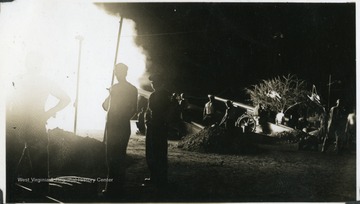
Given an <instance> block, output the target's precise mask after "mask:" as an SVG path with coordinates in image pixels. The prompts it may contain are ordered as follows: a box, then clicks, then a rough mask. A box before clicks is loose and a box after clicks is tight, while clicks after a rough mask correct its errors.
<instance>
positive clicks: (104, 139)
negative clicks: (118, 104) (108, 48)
mask: <svg viewBox="0 0 360 204" xmlns="http://www.w3.org/2000/svg"><path fill="white" fill-rule="evenodd" d="M122 24H123V17H122V16H120V24H119V31H118V37H117V43H116V51H115V59H114V66H113V72H112V77H111V84H110V87H111V86H112V85H113V84H114V79H115V73H114V67H115V65H116V63H117V56H118V53H119V44H120V36H121V29H122ZM110 103H111V99H110V100H109V104H108V110H107V113H106V123H107V116H108V112H109V109H110ZM103 142H106V124H105V130H104V138H103Z"/></svg>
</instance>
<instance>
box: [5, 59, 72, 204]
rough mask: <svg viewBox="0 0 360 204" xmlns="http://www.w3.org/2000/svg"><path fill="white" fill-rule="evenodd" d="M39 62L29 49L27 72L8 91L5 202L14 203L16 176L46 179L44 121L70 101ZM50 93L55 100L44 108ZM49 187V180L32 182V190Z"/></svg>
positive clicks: (44, 189)
mask: <svg viewBox="0 0 360 204" xmlns="http://www.w3.org/2000/svg"><path fill="white" fill-rule="evenodd" d="M42 62H43V58H42V56H41V55H40V54H38V53H35V52H30V53H29V54H28V55H27V57H26V68H27V72H26V73H25V74H24V75H21V76H18V77H17V78H16V79H14V81H13V82H12V89H11V90H9V96H8V98H7V104H6V111H7V112H6V126H7V128H6V171H7V172H6V173H7V185H8V186H7V190H8V193H7V194H8V195H7V202H14V200H13V199H15V197H12V196H13V194H12V193H14V191H13V190H14V187H15V185H14V184H15V182H16V181H17V176H19V175H23V176H28V177H32V178H36V179H41V180H46V179H48V176H49V150H48V148H49V137H48V133H47V129H46V124H47V121H48V119H50V118H51V117H55V116H56V113H57V112H59V111H61V110H63V109H64V108H65V107H66V106H67V105H68V104H69V103H70V101H71V100H70V97H69V96H68V95H67V93H66V92H64V91H63V90H62V89H61V88H60V86H58V84H56V83H55V82H53V81H52V80H50V79H49V78H47V77H46V76H44V75H43V73H42V70H43V67H42ZM50 96H53V97H55V98H56V99H57V100H58V102H57V104H56V105H54V106H52V107H51V108H49V109H46V103H47V101H48V98H49V97H50ZM26 161H30V162H26ZM27 163H29V164H27ZM48 187H49V186H48V182H39V183H34V188H33V191H34V192H35V193H37V194H45V195H46V194H47V193H48V190H49V188H48Z"/></svg>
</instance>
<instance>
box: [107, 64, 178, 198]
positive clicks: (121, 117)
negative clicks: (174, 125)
mask: <svg viewBox="0 0 360 204" xmlns="http://www.w3.org/2000/svg"><path fill="white" fill-rule="evenodd" d="M127 71H128V67H127V66H126V65H125V64H123V63H119V64H117V65H116V66H115V68H114V74H115V76H116V78H117V80H118V83H116V84H114V85H113V86H112V87H111V88H110V93H109V96H108V97H107V98H106V100H105V101H104V103H103V108H104V110H105V111H107V122H106V134H105V140H104V142H105V144H106V158H107V163H108V170H109V171H108V177H109V178H111V179H112V182H108V183H107V185H106V188H105V189H104V191H103V192H104V193H105V195H109V196H116V195H119V192H121V190H120V189H121V188H122V187H123V184H124V181H125V176H126V175H125V174H126V166H127V165H126V149H127V146H128V142H129V138H130V134H131V130H130V120H131V118H132V117H133V116H134V115H135V114H136V113H137V97H138V91H137V89H136V88H135V86H133V85H132V84H130V83H129V82H128V81H127V80H126V76H127ZM149 80H150V81H151V86H152V88H153V90H154V91H153V92H152V93H151V94H150V96H149V99H148V107H147V110H146V111H145V110H142V112H143V114H144V115H142V117H144V118H145V121H144V122H145V125H146V140H145V141H146V142H145V146H146V162H147V165H148V168H149V171H150V178H145V179H144V184H142V185H147V184H149V183H152V184H154V185H155V186H156V187H158V188H159V189H163V188H165V187H166V185H167V183H168V180H167V146H168V144H167V134H168V131H167V128H168V119H169V116H168V113H169V109H170V107H171V100H170V98H171V95H170V93H169V92H168V91H167V90H166V89H165V88H164V83H163V78H162V76H161V75H159V74H155V75H152V76H150V77H149ZM142 131H144V130H143V129H142Z"/></svg>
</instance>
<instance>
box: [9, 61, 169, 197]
mask: <svg viewBox="0 0 360 204" xmlns="http://www.w3.org/2000/svg"><path fill="white" fill-rule="evenodd" d="M28 60H29V69H28V71H29V72H28V74H26V75H24V76H21V77H20V80H19V81H17V82H14V83H13V86H14V94H12V95H11V96H12V97H9V98H8V99H9V102H8V103H7V131H8V132H7V174H8V177H7V178H8V184H9V185H8V189H9V191H10V189H14V184H15V183H16V177H17V176H18V175H19V171H18V170H19V168H20V166H21V165H22V163H24V160H25V157H28V158H27V159H29V160H30V167H31V168H32V169H30V170H26V171H28V174H29V175H31V176H32V177H36V178H40V179H46V178H49V172H48V170H49V161H48V156H49V152H48V145H49V138H48V134H47V131H46V123H47V120H48V119H49V118H50V117H53V116H55V114H56V113H57V112H58V111H60V110H62V109H64V108H65V107H66V106H67V105H68V104H69V103H70V97H69V96H68V95H67V94H66V93H65V92H64V91H63V90H61V89H60V87H58V86H57V85H56V84H55V83H54V82H52V81H51V80H48V79H47V78H45V77H43V76H41V74H40V71H41V69H40V67H41V63H40V62H39V61H38V62H36V63H32V61H34V60H39V59H38V57H36V56H30V57H29V58H28ZM127 72H128V67H127V66H126V65H125V64H123V63H119V64H116V65H115V67H114V75H115V76H116V78H117V81H118V82H117V83H116V84H114V85H112V86H111V88H110V89H109V96H108V97H107V98H106V99H105V101H104V102H103V104H102V107H103V109H104V110H105V111H107V120H106V128H105V134H104V141H103V142H104V144H105V150H106V152H105V153H106V162H107V166H108V178H109V179H107V181H109V182H107V183H106V186H105V189H104V190H103V195H104V196H108V197H115V196H118V195H119V193H120V192H121V188H122V187H123V184H124V181H125V176H126V166H127V164H126V159H127V158H126V150H127V146H128V142H129V138H130V134H131V129H130V120H131V118H132V117H133V116H134V115H135V114H136V113H137V101H138V90H137V88H136V87H135V86H133V85H132V84H130V83H129V82H128V81H127V80H126V76H127ZM149 79H150V81H151V85H152V88H153V89H154V91H153V92H152V93H151V94H150V96H149V99H148V107H147V109H146V111H145V124H146V162H147V165H148V168H149V171H150V178H145V181H146V185H154V186H156V187H158V188H159V189H165V187H166V185H167V183H168V181H167V146H168V145H167V133H168V131H167V128H168V127H167V126H168V121H167V120H168V115H167V114H168V112H169V111H167V109H168V108H170V106H171V100H170V98H171V95H170V94H169V93H168V91H166V89H165V88H164V83H163V78H162V77H161V75H158V74H156V75H152V76H150V77H149ZM50 95H51V96H54V97H55V98H57V99H58V100H59V102H58V103H57V104H56V105H55V106H54V107H52V108H50V109H49V110H47V111H45V104H46V101H47V98H48V97H49V96H50ZM110 181H111V182H110ZM34 190H37V191H38V193H40V194H45V195H46V194H47V193H48V190H49V188H48V183H47V182H41V183H40V184H39V185H38V186H37V187H36V189H34ZM12 192H13V191H12ZM11 199H13V198H10V200H11Z"/></svg>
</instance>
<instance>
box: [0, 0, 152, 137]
mask: <svg viewBox="0 0 360 204" xmlns="http://www.w3.org/2000/svg"><path fill="white" fill-rule="evenodd" d="M119 19H120V17H116V16H111V15H109V14H107V13H106V12H105V11H103V10H101V9H100V8H98V7H97V6H95V5H94V4H92V3H90V2H87V1H66V0H65V1H64V0H54V1H48V0H17V1H14V2H12V3H6V4H2V5H1V13H0V26H1V27H0V36H1V39H0V51H1V55H0V67H1V70H0V71H1V75H2V77H5V83H6V85H10V84H11V79H12V78H13V77H15V76H17V75H19V74H21V73H24V71H25V69H24V68H25V66H24V65H25V56H26V54H27V53H28V52H29V51H36V52H38V53H41V55H42V56H43V57H44V62H43V70H44V73H43V74H44V75H46V76H48V77H49V78H51V79H52V80H54V81H55V82H57V83H58V84H59V85H60V86H61V87H62V88H63V89H64V90H65V91H66V92H67V93H68V94H69V96H70V97H71V99H72V104H73V102H74V101H75V94H76V93H75V91H76V79H77V74H78V73H77V65H78V61H77V60H78V50H79V41H78V40H76V38H75V37H76V36H78V35H81V36H83V37H84V40H83V42H82V56H81V68H80V73H79V74H80V85H79V103H78V107H79V109H78V122H77V126H78V130H89V129H97V130H101V129H103V128H104V125H105V111H103V110H102V107H101V104H102V102H103V100H104V99H105V98H106V96H107V94H108V91H107V90H106V88H108V87H109V86H110V84H111V77H112V69H113V63H114V58H115V56H114V55H115V50H116V41H117V35H118V29H119ZM121 36H122V37H121V40H120V46H119V53H118V60H117V62H123V63H125V64H127V65H128V67H129V72H128V78H127V79H128V80H129V81H130V82H131V83H132V84H134V85H135V86H137V87H139V81H138V80H139V78H140V77H141V76H142V75H143V73H144V71H145V62H146V56H145V55H144V54H143V51H142V49H141V48H139V47H138V46H136V44H135V42H134V37H135V36H136V31H135V23H134V22H133V21H131V20H129V19H124V21H123V25H122V33H121ZM55 103H56V101H55V100H54V99H50V100H49V103H48V104H47V106H48V107H49V106H51V105H53V104H55ZM73 124H74V106H72V105H71V106H68V107H66V108H65V109H64V110H62V111H61V112H59V113H58V114H57V117H56V118H54V119H50V120H49V121H48V128H50V129H51V128H55V127H59V128H62V129H65V130H68V131H72V130H73ZM78 132H81V131H78Z"/></svg>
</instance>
